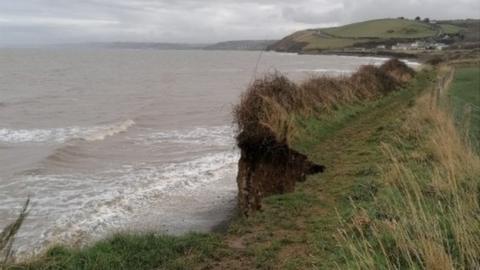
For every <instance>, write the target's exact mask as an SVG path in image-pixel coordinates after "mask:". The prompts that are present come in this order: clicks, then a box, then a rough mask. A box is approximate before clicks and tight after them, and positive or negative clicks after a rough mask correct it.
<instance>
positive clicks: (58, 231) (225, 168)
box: [0, 151, 239, 254]
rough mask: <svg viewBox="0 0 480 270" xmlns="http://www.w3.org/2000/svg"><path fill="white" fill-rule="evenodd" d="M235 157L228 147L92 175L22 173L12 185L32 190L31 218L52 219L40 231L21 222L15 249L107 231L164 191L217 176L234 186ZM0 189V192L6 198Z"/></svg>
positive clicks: (9, 203)
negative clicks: (179, 159)
mask: <svg viewBox="0 0 480 270" xmlns="http://www.w3.org/2000/svg"><path fill="white" fill-rule="evenodd" d="M238 158H239V153H238V152H237V151H226V152H218V153H214V154H210V155H207V156H203V157H199V158H196V159H193V160H190V161H187V162H181V163H170V164H164V165H160V166H158V167H156V166H152V165H151V164H146V165H142V164H135V165H125V166H122V167H120V168H117V169H111V170H107V171H103V172H99V173H95V174H91V175H90V174H89V175H85V174H71V175H32V176H24V177H22V179H19V180H18V182H15V183H14V184H13V185H15V188H16V189H17V190H18V189H24V190H25V191H26V192H31V195H32V198H31V199H32V201H33V202H34V203H35V206H34V208H33V209H32V211H31V213H30V218H32V219H39V220H52V221H55V222H53V223H49V224H46V226H45V227H44V228H42V229H41V230H40V232H39V228H38V227H35V228H29V227H28V226H27V227H25V228H24V229H23V230H22V231H21V232H20V234H19V235H18V237H19V239H18V240H19V243H20V247H19V249H18V252H19V254H21V253H25V252H31V251H32V247H33V248H34V250H35V251H37V252H38V251H41V249H43V248H44V247H45V246H48V244H50V243H53V242H62V243H65V242H69V243H71V242H76V243H83V242H84V241H86V240H90V239H92V238H95V237H98V236H102V235H105V234H106V233H108V232H109V231H110V232H111V231H113V230H115V229H119V228H122V226H124V225H125V224H126V223H128V220H129V217H131V215H132V214H133V213H135V212H137V211H139V210H141V209H143V208H144V207H146V206H148V205H151V203H152V202H153V201H156V200H158V199H159V198H161V196H162V195H165V194H170V195H171V194H172V193H175V192H179V193H180V194H188V193H189V192H195V190H196V189H197V188H199V187H201V186H202V185H206V184H209V183H211V182H213V181H218V180H220V179H229V180H227V181H230V183H232V185H231V186H232V191H233V190H235V184H234V183H235V181H234V176H235V167H236V166H235V164H236V162H237V160H238ZM10 185H12V184H10ZM2 190H5V189H3V188H0V196H2V198H3V197H5V198H8V194H3V193H5V192H2ZM52 190H56V191H55V192H54V193H52ZM46 195H47V196H46ZM18 205H19V202H18V201H16V200H3V201H2V205H0V211H2V210H3V211H8V209H14V208H15V207H16V206H18ZM47 217H48V218H47ZM27 225H28V224H27ZM38 235H40V237H38Z"/></svg>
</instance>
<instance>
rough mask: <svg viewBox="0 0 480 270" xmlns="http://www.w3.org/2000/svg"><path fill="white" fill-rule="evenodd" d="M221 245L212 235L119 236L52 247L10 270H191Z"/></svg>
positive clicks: (216, 237) (209, 256) (217, 238)
mask: <svg viewBox="0 0 480 270" xmlns="http://www.w3.org/2000/svg"><path fill="white" fill-rule="evenodd" d="M220 245H221V240H220V238H219V237H218V236H216V235H213V234H189V235H186V236H182V237H174V236H159V235H155V234H146V235H133V234H119V235H116V236H113V237H111V238H109V239H106V240H103V241H100V242H98V243H95V244H94V245H93V246H90V247H86V248H83V249H73V248H67V247H61V246H58V247H53V248H51V249H50V250H48V252H47V253H46V254H44V255H43V256H41V257H38V258H36V259H34V260H32V261H30V262H28V263H25V264H20V265H15V266H11V267H9V268H7V269H42V270H47V269H48V270H50V269H51V270H54V269H65V270H67V269H71V270H80V269H85V270H87V269H102V270H108V269H111V270H121V269H125V270H127V269H132V270H135V269H191V268H192V267H194V266H195V265H198V264H200V263H201V262H203V261H204V260H206V259H208V258H211V257H212V256H213V254H214V252H215V251H216V250H217V249H218V248H219V247H220Z"/></svg>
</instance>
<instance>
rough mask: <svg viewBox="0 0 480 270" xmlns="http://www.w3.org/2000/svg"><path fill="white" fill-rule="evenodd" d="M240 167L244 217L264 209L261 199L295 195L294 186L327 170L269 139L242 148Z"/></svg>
mask: <svg viewBox="0 0 480 270" xmlns="http://www.w3.org/2000/svg"><path fill="white" fill-rule="evenodd" d="M239 146H240V148H241V158H240V161H239V163H238V176H237V183H238V191H239V192H238V202H239V207H240V209H241V211H242V212H243V214H244V215H249V214H250V213H253V212H255V211H257V210H260V209H261V200H262V198H264V197H266V196H269V195H273V194H283V193H287V192H292V191H294V190H295V183H296V182H298V181H304V180H305V177H306V176H307V175H309V174H314V173H319V172H323V170H324V167H323V166H321V165H316V164H314V163H312V162H310V161H309V160H308V158H307V157H306V156H305V155H303V154H301V153H298V152H296V151H294V150H292V149H290V148H289V147H288V146H287V145H286V144H282V143H278V142H276V141H275V139H274V138H269V139H267V140H265V141H263V142H262V143H259V144H240V145H239Z"/></svg>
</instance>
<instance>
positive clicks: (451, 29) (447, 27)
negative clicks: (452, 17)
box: [440, 24, 464, 34]
mask: <svg viewBox="0 0 480 270" xmlns="http://www.w3.org/2000/svg"><path fill="white" fill-rule="evenodd" d="M440 27H441V29H442V32H443V33H445V34H456V33H458V32H460V31H462V30H464V28H461V27H459V26H456V25H451V24H441V25H440Z"/></svg>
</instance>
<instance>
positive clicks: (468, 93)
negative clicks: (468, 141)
mask: <svg viewBox="0 0 480 270" xmlns="http://www.w3.org/2000/svg"><path fill="white" fill-rule="evenodd" d="M450 95H451V97H452V102H453V104H454V113H455V118H456V121H457V123H458V124H459V125H462V126H466V127H467V129H468V130H469V131H470V135H471V137H472V140H473V143H474V145H475V146H476V147H479V146H480V143H479V141H480V67H479V66H474V67H459V68H457V70H456V72H455V77H454V80H453V83H452V86H451V90H450Z"/></svg>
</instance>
